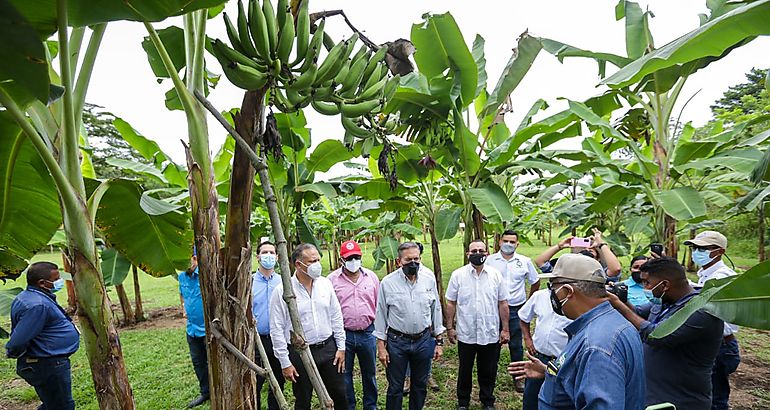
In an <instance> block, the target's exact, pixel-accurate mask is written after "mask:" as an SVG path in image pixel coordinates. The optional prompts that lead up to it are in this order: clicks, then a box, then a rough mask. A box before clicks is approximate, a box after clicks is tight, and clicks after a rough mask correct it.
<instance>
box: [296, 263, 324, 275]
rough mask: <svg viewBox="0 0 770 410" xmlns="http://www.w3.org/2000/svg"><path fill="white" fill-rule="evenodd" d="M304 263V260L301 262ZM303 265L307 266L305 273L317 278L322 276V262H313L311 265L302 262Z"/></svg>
mask: <svg viewBox="0 0 770 410" xmlns="http://www.w3.org/2000/svg"><path fill="white" fill-rule="evenodd" d="M300 263H302V262H300ZM302 265H303V266H305V274H306V275H307V276H310V278H311V279H316V278H318V277H320V276H321V271H322V270H323V268H322V267H321V262H320V261H319V262H313V263H311V264H310V265H305V264H304V263H302Z"/></svg>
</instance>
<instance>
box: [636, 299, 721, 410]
mask: <svg viewBox="0 0 770 410" xmlns="http://www.w3.org/2000/svg"><path fill="white" fill-rule="evenodd" d="M695 295H696V293H693V294H690V295H688V296H685V297H683V298H682V299H679V300H678V301H676V302H675V303H672V304H663V305H653V304H650V303H648V304H646V305H643V306H637V307H636V308H635V310H636V313H637V314H639V316H642V317H643V318H645V319H647V320H645V321H644V322H642V326H641V328H640V329H639V334H640V335H641V337H642V340H643V341H644V368H645V370H646V374H647V398H646V403H647V405H652V404H656V403H664V402H670V403H672V404H674V405H676V407H677V408H679V409H710V408H711V371H712V368H713V367H714V359H715V358H716V356H717V352H719V346H720V345H721V344H722V329H723V324H722V323H723V322H722V320H721V319H719V318H717V317H714V316H712V315H710V314H709V313H707V312H706V311H704V310H697V311H696V312H695V313H693V314H692V315H691V316H690V317H689V318H688V319H687V321H685V323H684V324H683V325H682V326H680V327H679V328H678V329H677V330H675V331H674V332H673V333H671V334H670V335H668V336H666V337H663V338H660V339H652V338H650V337H649V335H650V333H652V331H653V330H655V328H656V327H657V326H658V325H659V324H660V323H662V322H664V321H665V320H666V319H668V318H669V317H670V316H671V315H672V314H674V313H675V312H677V311H678V310H679V309H681V308H682V307H683V306H684V305H685V304H686V303H687V301H689V300H690V299H692V297H693V296H695Z"/></svg>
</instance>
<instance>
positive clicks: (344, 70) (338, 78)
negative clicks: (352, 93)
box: [334, 60, 350, 84]
mask: <svg viewBox="0 0 770 410" xmlns="http://www.w3.org/2000/svg"><path fill="white" fill-rule="evenodd" d="M349 71H350V60H347V61H346V62H345V63H344V64H343V65H342V67H340V70H339V72H337V75H335V76H334V84H342V80H344V79H345V77H347V75H348V72H349Z"/></svg>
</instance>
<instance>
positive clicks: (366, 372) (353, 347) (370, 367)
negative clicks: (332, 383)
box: [345, 324, 377, 410]
mask: <svg viewBox="0 0 770 410" xmlns="http://www.w3.org/2000/svg"><path fill="white" fill-rule="evenodd" d="M373 330H374V325H373V324H372V325H369V327H368V328H366V329H364V330H358V331H351V330H346V331H345V389H346V393H347V396H348V406H349V408H350V410H355V409H356V391H355V389H353V365H354V364H355V363H354V362H355V360H356V356H358V366H359V367H360V368H361V384H362V385H363V389H364V397H363V402H364V410H373V409H376V408H377V378H376V376H377V339H376V338H375V337H374V336H373V335H372V331H373Z"/></svg>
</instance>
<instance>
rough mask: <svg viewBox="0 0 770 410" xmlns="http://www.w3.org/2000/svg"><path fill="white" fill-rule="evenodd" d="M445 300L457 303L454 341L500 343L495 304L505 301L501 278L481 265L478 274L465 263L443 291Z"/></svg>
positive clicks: (453, 273) (503, 282)
mask: <svg viewBox="0 0 770 410" xmlns="http://www.w3.org/2000/svg"><path fill="white" fill-rule="evenodd" d="M446 299H447V300H450V301H452V302H457V340H459V341H461V342H463V343H466V344H476V345H488V344H491V343H497V342H498V341H499V340H500V311H499V309H498V302H500V301H507V300H508V289H507V286H506V284H505V279H503V275H502V274H501V273H500V272H499V271H498V270H497V269H495V268H493V267H491V266H486V265H484V268H483V269H482V271H481V273H477V272H476V268H474V267H473V266H471V264H467V265H465V266H463V267H461V268H459V269H457V270H455V271H454V272H452V276H451V277H450V278H449V284H448V285H447V288H446Z"/></svg>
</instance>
